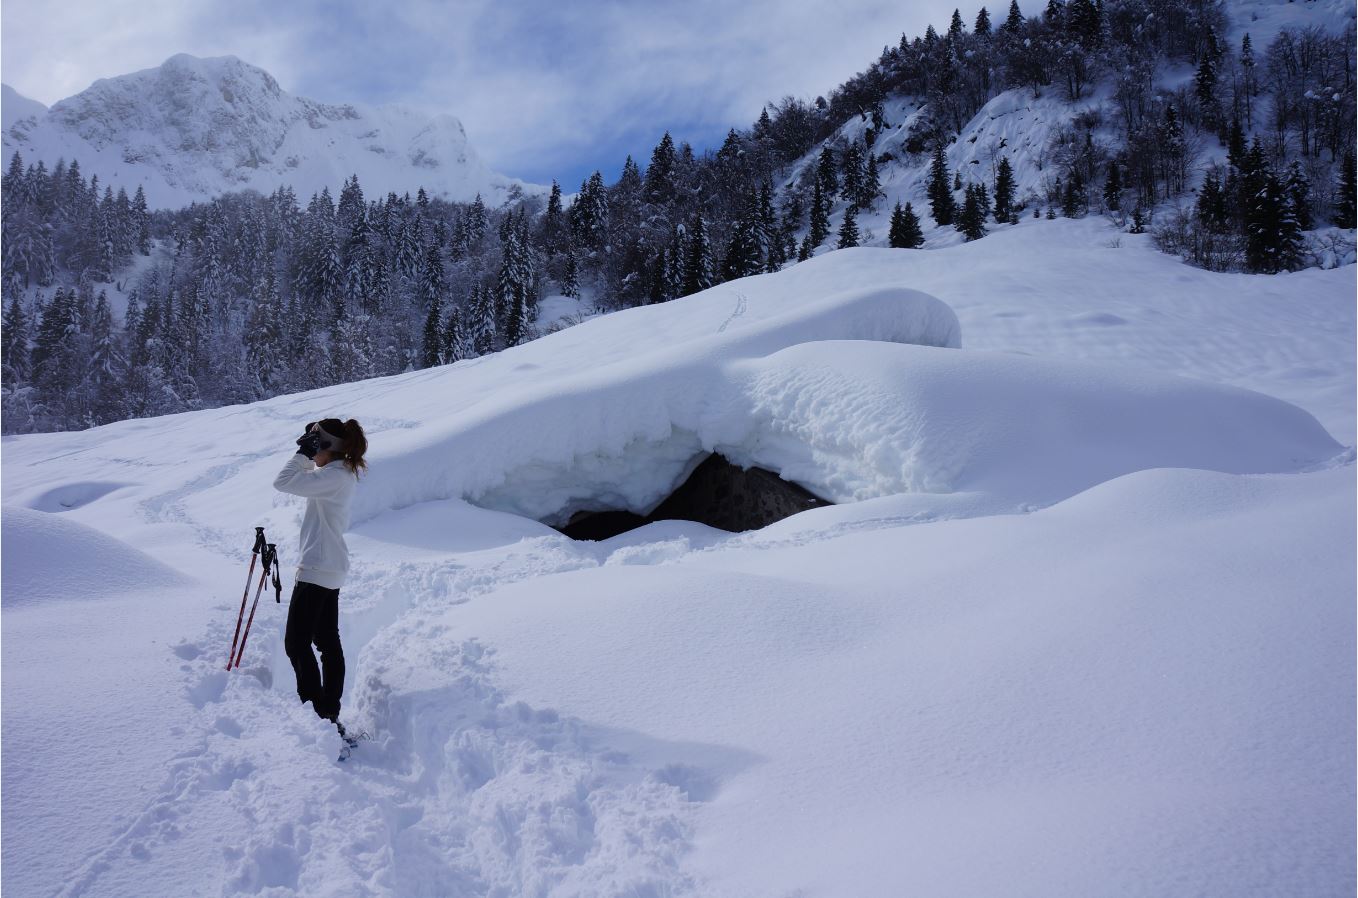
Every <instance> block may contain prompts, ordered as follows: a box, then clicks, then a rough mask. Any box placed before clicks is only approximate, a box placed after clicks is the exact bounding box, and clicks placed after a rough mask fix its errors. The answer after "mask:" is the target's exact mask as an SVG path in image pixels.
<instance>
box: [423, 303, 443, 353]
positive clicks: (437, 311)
mask: <svg viewBox="0 0 1358 898" xmlns="http://www.w3.org/2000/svg"><path fill="white" fill-rule="evenodd" d="M442 354H443V300H442V299H440V298H437V297H436V298H435V299H434V301H433V302H431V303H430V304H429V311H428V312H427V313H426V314H425V316H424V340H423V342H422V343H421V344H420V367H421V368H433V367H434V366H435V365H441V364H443V359H442Z"/></svg>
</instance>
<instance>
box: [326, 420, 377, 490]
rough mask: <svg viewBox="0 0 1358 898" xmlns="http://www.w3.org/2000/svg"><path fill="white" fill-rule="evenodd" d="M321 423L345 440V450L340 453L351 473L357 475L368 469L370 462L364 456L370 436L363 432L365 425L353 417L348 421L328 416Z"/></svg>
mask: <svg viewBox="0 0 1358 898" xmlns="http://www.w3.org/2000/svg"><path fill="white" fill-rule="evenodd" d="M320 423H321V427H323V428H324V429H325V430H327V431H329V432H330V433H332V434H334V435H335V436H337V437H340V438H341V439H343V440H344V443H343V449H344V451H343V452H342V453H338V454H339V455H340V457H341V458H343V459H344V467H346V468H348V469H349V473H351V474H353V475H354V476H355V477H357V476H358V473H359V472H360V471H366V470H367V469H368V463H367V462H366V461H364V460H363V456H364V454H365V453H366V452H367V451H368V437H367V436H366V435H365V434H364V433H363V427H362V426H361V425H360V424H359V423H358V422H357V421H355V420H354V419H353V418H350V419H349V420H348V421H341V420H340V419H339V418H326V419H325V420H324V421H322V422H320Z"/></svg>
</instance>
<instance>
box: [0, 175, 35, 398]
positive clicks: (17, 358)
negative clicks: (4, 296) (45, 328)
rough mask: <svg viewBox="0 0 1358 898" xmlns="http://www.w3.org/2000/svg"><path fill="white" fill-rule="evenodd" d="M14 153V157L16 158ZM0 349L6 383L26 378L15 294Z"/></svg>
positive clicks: (24, 318) (22, 320) (0, 331)
mask: <svg viewBox="0 0 1358 898" xmlns="http://www.w3.org/2000/svg"><path fill="white" fill-rule="evenodd" d="M18 156H19V154H18V153H15V154H14V157H15V158H18ZM0 350H2V351H3V358H0V365H3V366H4V381H5V383H6V384H15V383H19V382H21V381H25V380H27V379H28V374H29V367H28V315H26V314H25V313H24V309H23V306H21V305H19V297H18V295H17V294H14V293H11V294H10V297H9V305H8V306H6V307H5V318H4V323H3V325H0Z"/></svg>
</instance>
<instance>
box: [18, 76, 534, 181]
mask: <svg viewBox="0 0 1358 898" xmlns="http://www.w3.org/2000/svg"><path fill="white" fill-rule="evenodd" d="M6 90H7V92H6V94H5V100H6V103H7V104H8V103H9V102H10V100H11V96H14V97H17V96H18V95H17V94H14V93H13V91H12V90H9V89H8V88H7V89H6ZM25 102H27V103H31V101H25ZM16 105H18V106H19V109H18V111H19V113H20V115H21V117H20V118H19V119H18V120H17V121H15V122H13V123H12V122H11V120H10V113H9V112H8V111H6V113H5V116H6V117H5V125H4V153H5V158H6V160H8V158H9V156H10V155H11V154H12V153H14V152H15V151H18V152H20V153H21V154H22V155H23V157H24V158H25V159H26V160H27V161H29V162H36V161H38V160H39V159H41V160H42V161H44V162H46V163H47V166H48V167H49V168H51V166H52V165H53V164H55V163H56V161H57V160H58V159H61V158H64V159H66V160H68V161H69V160H71V159H76V160H79V162H80V167H81V171H82V172H83V173H84V174H85V176H86V177H88V176H90V175H91V174H96V175H98V176H99V180H100V182H101V183H103V184H107V185H111V186H113V187H114V188H115V189H116V188H117V187H118V186H123V187H126V188H127V191H128V193H129V194H131V193H132V192H133V191H134V190H135V189H136V188H137V187H138V186H141V187H143V188H144V189H145V191H146V198H147V201H148V202H149V203H150V204H151V205H152V206H153V207H179V206H185V205H188V204H189V203H191V202H195V201H201V200H204V199H210V198H211V197H213V196H216V195H218V194H220V193H223V192H226V191H231V190H244V189H254V190H258V191H260V192H262V193H269V192H271V191H272V190H274V189H275V188H277V187H279V186H281V185H284V184H290V185H292V187H293V189H294V190H295V191H296V192H297V194H298V196H300V197H302V199H303V201H305V198H306V197H307V196H309V195H310V194H312V193H315V192H319V191H320V190H321V189H322V188H324V187H328V188H330V192H331V193H332V194H336V195H337V194H338V191H339V188H340V186H341V185H342V184H343V182H344V180H345V179H347V178H348V177H349V176H350V175H354V174H357V175H358V178H359V183H360V184H361V185H362V186H363V189H364V191H365V192H367V193H368V194H369V195H377V196H381V195H385V194H386V193H387V192H388V191H395V192H397V193H405V192H407V191H409V192H412V193H413V192H414V191H415V190H416V189H417V188H419V187H424V188H425V189H426V190H427V191H429V193H430V194H431V195H433V196H442V197H445V198H447V199H452V200H462V201H468V200H471V199H472V198H473V197H474V196H475V195H476V194H477V193H478V192H479V193H481V194H482V195H483V196H484V197H485V199H486V200H487V202H490V203H492V204H498V203H499V202H502V201H503V200H504V199H505V198H506V197H507V195H508V194H509V192H510V191H511V190H512V189H513V188H515V187H516V186H517V187H518V188H519V189H523V190H527V191H529V192H532V191H534V190H536V189H537V188H534V187H532V186H531V185H524V184H521V183H520V182H517V181H514V180H512V179H510V178H506V177H504V176H503V175H498V174H496V173H494V172H492V171H491V170H490V169H489V168H487V167H486V165H485V163H484V162H482V161H481V159H480V158H479V157H478V156H477V155H476V151H475V150H474V149H472V147H471V145H470V144H469V143H468V141H467V135H466V132H465V131H464V130H463V128H462V124H461V123H460V122H458V120H457V119H455V118H453V117H452V116H450V115H438V116H434V117H432V118H430V117H428V116H425V115H421V114H419V113H417V112H414V111H412V110H409V109H405V108H402V107H399V106H383V107H377V108H371V107H366V106H359V105H347V104H346V105H342V106H335V105H327V104H324V103H318V102H316V101H314V100H308V99H306V98H304V97H297V96H293V95H292V94H289V93H287V92H286V91H284V90H283V89H282V88H281V87H279V85H278V82H277V81H275V80H274V79H273V77H272V76H270V75H269V74H268V73H267V72H265V71H264V70H262V69H259V68H256V67H255V66H252V65H249V64H247V63H244V62H242V61H241V60H239V59H237V58H235V57H234V56H225V57H219V58H212V59H199V58H196V57H193V56H188V55H185V54H180V55H177V56H173V57H171V58H170V59H168V60H166V61H165V63H164V64H163V65H161V66H160V67H159V68H155V69H146V70H144V71H140V72H134V73H132V74H129V75H122V76H119V77H116V78H104V79H100V80H98V81H96V82H95V83H94V84H92V85H91V86H90V87H89V88H87V89H86V90H84V91H82V92H80V93H79V94H76V95H75V96H73V97H68V98H67V99H65V100H62V101H60V102H59V103H56V104H55V105H53V106H52V107H51V109H48V110H46V112H45V114H44V113H42V112H41V111H40V110H34V109H32V107H31V106H26V105H23V104H22V103H20V104H16Z"/></svg>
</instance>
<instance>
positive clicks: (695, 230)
mask: <svg viewBox="0 0 1358 898" xmlns="http://www.w3.org/2000/svg"><path fill="white" fill-rule="evenodd" d="M715 283H716V281H715V280H714V279H713V276H712V245H711V243H710V242H709V241H708V237H707V225H706V224H705V223H704V222H703V216H702V213H701V212H700V213H698V214H697V215H695V216H693V227H692V228H691V229H690V230H689V234H688V259H687V260H686V261H685V264H684V294H683V295H684V296H689V295H691V294H694V293H698V292H701V291H703V290H706V289H707V288H708V287H711V286H712V285H713V284H715Z"/></svg>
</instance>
